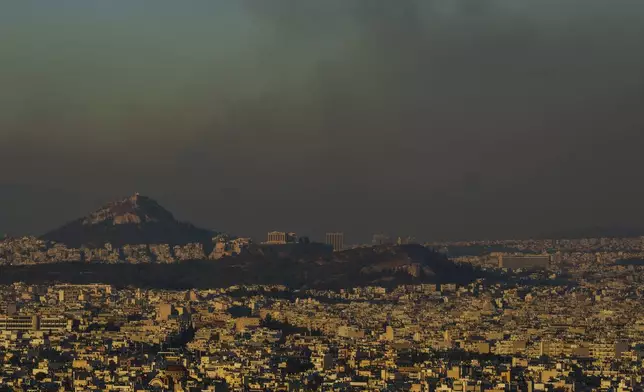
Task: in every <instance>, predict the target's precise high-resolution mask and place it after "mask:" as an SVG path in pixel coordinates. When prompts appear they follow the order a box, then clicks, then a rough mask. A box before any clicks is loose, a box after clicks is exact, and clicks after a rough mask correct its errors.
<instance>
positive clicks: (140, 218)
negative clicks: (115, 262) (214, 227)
mask: <svg viewBox="0 0 644 392" xmlns="http://www.w3.org/2000/svg"><path fill="white" fill-rule="evenodd" d="M212 236H213V232H211V231H210V230H205V229H200V228H197V227H195V226H193V225H192V224H190V223H186V222H179V221H177V220H176V219H175V217H174V216H173V215H172V213H170V212H169V211H168V210H166V209H165V208H163V207H162V206H161V205H159V203H157V202H156V201H155V200H153V199H151V198H149V197H146V196H141V195H139V194H135V195H133V196H131V197H128V198H125V199H122V200H119V201H116V202H112V203H109V204H107V205H105V206H104V207H102V208H100V209H99V210H97V211H95V212H93V213H92V214H90V215H88V216H86V217H83V218H79V219H76V220H74V221H72V222H70V223H67V224H66V225H64V226H62V227H60V228H58V229H55V230H52V231H50V232H48V233H46V234H44V235H43V236H42V237H41V238H42V239H44V240H48V241H55V242H59V243H63V244H65V245H67V246H68V247H74V248H80V247H82V246H85V247H89V248H98V247H102V246H104V245H105V244H106V243H111V244H112V245H113V246H116V247H120V246H123V245H128V244H130V245H131V244H169V245H183V244H186V243H190V242H201V243H210V242H211V238H212Z"/></svg>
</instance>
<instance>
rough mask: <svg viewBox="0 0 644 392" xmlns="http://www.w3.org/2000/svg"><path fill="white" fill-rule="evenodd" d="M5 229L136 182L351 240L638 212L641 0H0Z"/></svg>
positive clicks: (31, 228) (199, 209) (39, 223)
mask: <svg viewBox="0 0 644 392" xmlns="http://www.w3.org/2000/svg"><path fill="white" fill-rule="evenodd" d="M0 36H1V37H2V39H1V40H0V86H2V88H0V165H1V166H2V168H3V172H2V176H1V177H0V233H2V232H7V233H11V234H16V235H17V234H41V233H43V232H45V231H47V230H49V229H51V228H54V227H56V226H58V225H60V224H62V223H64V222H67V221H69V220H71V219H73V218H76V217H78V216H82V215H85V214H87V213H88V212H90V211H92V210H94V209H96V208H97V207H99V206H100V205H102V204H104V203H106V202H108V201H110V200H112V199H116V198H120V197H124V196H127V195H129V194H132V193H134V192H140V193H142V194H145V195H149V196H150V197H153V198H155V199H157V200H158V201H159V202H160V203H161V204H162V205H164V206H165V207H167V208H168V209H169V210H171V211H172V212H174V213H175V215H176V216H177V217H178V218H179V219H182V220H189V221H191V222H193V223H195V224H197V225H199V226H203V227H208V228H212V229H215V230H222V231H227V232H231V233H235V234H248V235H253V236H256V237H260V236H263V235H264V233H265V232H266V231H269V230H274V229H280V230H293V231H296V232H298V233H302V234H309V235H311V236H312V237H316V238H320V239H321V238H323V237H322V235H323V233H324V232H326V231H344V232H345V233H346V241H347V242H349V243H350V242H355V241H364V240H366V239H368V238H369V236H370V235H371V234H372V233H374V232H380V231H383V232H388V233H391V234H392V235H413V236H416V237H418V238H419V239H423V240H429V239H448V238H494V237H504V238H507V237H513V238H518V237H527V236H532V235H539V234H541V233H544V232H553V231H558V230H561V229H572V228H583V227H589V226H638V227H642V226H644V224H642V222H644V203H642V200H643V199H644V183H643V182H642V181H640V172H641V169H642V168H643V167H644V155H642V154H641V152H640V150H641V148H642V146H644V110H642V108H643V107H644V51H642V48H641V45H642V42H644V2H633V1H627V0H614V1H611V2H607V1H603V0H560V1H546V0H540V1H536V0H535V1H529V0H519V1H517V0H496V1H494V0H490V1H482V0H468V1H465V0H453V1H438V0H416V1H412V0H407V1H405V0H403V1H395V2H394V1H390V0H386V1H385V0H364V1H357V0H325V1H313V0H311V1H301V0H300V1H296V0H288V1H278V0H264V1H252V0H242V1H224V0H222V1H208V2H206V1H187V2H186V1H184V2H175V1H161V0H156V1H139V2H129V1H116V0H115V1H110V2H99V1H86V0H85V1H81V0H65V1H62V0H61V1H57V2H55V3H53V2H40V1H31V0H15V1H6V2H3V4H2V5H0Z"/></svg>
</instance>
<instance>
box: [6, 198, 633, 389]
mask: <svg viewBox="0 0 644 392" xmlns="http://www.w3.org/2000/svg"><path fill="white" fill-rule="evenodd" d="M150 205H153V206H155V208H154V211H150V208H149V207H150ZM157 207H158V208H157ZM171 217H172V214H170V213H169V212H167V211H165V210H164V209H162V207H160V206H158V203H156V202H155V201H153V200H152V199H150V198H148V197H145V196H141V195H138V194H136V195H134V196H131V197H128V198H125V199H122V200H120V201H117V202H113V203H110V204H108V205H107V206H106V207H104V208H101V209H100V210H99V211H98V212H97V213H94V214H91V215H89V216H88V217H86V218H83V219H81V220H78V221H81V222H82V225H84V227H85V231H87V232H91V231H92V228H93V227H96V226H101V225H105V224H107V225H109V226H111V227H112V229H113V230H112V232H111V233H110V235H115V233H117V232H118V231H123V232H127V233H129V232H131V226H132V225H135V226H136V227H139V228H142V227H144V229H145V230H152V231H153V230H154V229H153V228H154V226H153V225H165V226H164V227H169V226H168V225H169V224H170V223H168V222H164V221H163V219H173V218H171ZM145 220H147V221H148V226H145V225H143V222H144V221H145ZM174 224H177V225H182V226H181V227H184V228H185V227H187V226H185V224H183V223H180V222H174ZM61 230H62V229H61ZM62 231H64V230H62ZM58 232H60V230H58V231H54V232H52V233H49V234H46V235H45V236H43V237H42V238H36V237H23V238H6V239H5V240H4V241H2V242H0V266H1V267H0V268H2V270H0V272H2V273H3V274H4V275H5V276H7V274H9V271H10V269H11V268H20V269H25V268H27V269H29V268H38V267H39V266H43V265H44V266H50V267H51V266H64V265H75V266H91V265H106V266H108V267H109V266H112V267H111V268H116V267H117V266H119V265H139V266H142V265H147V266H151V267H152V268H155V267H154V266H158V267H159V268H160V267H162V266H163V265H169V264H170V265H191V263H198V262H199V260H204V261H205V262H207V263H210V264H222V263H230V262H233V263H235V262H236V260H241V259H243V258H244V256H245V255H247V254H248V253H251V252H256V251H257V250H256V249H263V251H264V253H262V255H263V256H262V258H260V259H255V260H254V261H253V262H252V263H256V264H253V265H260V264H263V263H269V262H270V261H269V260H268V258H269V256H268V255H269V253H268V252H267V250H268V249H273V250H275V249H277V254H278V255H280V256H278V257H279V258H283V259H288V260H289V261H287V263H291V264H286V265H287V267H286V268H289V267H288V266H289V265H290V266H292V268H295V265H296V264H297V261H294V260H290V259H291V258H292V257H293V255H294V254H299V255H301V254H305V253H307V252H315V259H313V260H316V261H308V260H307V261H306V262H305V263H319V262H320V260H321V259H328V260H331V261H330V262H332V263H341V264H347V263H352V262H353V261H352V259H347V258H345V259H343V255H344V254H347V252H349V253H350V252H355V251H364V250H369V251H374V252H378V253H385V254H393V255H395V256H394V258H401V257H404V258H410V257H414V258H418V256H408V255H416V253H414V252H412V250H414V249H417V248H422V249H430V250H431V251H432V252H435V254H439V255H442V256H444V257H445V258H446V260H449V261H448V262H449V263H451V264H454V265H461V266H467V267H468V268H470V269H468V270H467V271H470V273H471V275H469V276H466V277H465V281H463V280H462V279H457V277H456V276H451V278H452V279H450V276H448V277H447V278H446V279H445V278H441V279H439V275H436V274H435V272H434V271H432V270H428V265H430V264H429V263H430V262H429V261H426V260H421V259H417V260H412V261H413V262H412V263H411V264H409V265H408V267H409V268H408V269H405V270H404V271H405V272H404V273H403V275H407V274H408V275H409V276H408V277H409V279H411V280H406V281H404V282H405V283H402V284H401V283H400V282H402V281H401V280H400V279H401V277H400V275H399V274H400V271H401V269H400V265H399V264H391V259H387V263H389V264H385V265H387V266H388V267H381V268H382V270H380V271H379V272H380V273H381V275H378V276H384V278H381V280H380V282H381V284H370V285H364V286H363V285H358V284H356V285H347V286H345V287H340V288H330V287H329V288H324V287H323V285H322V286H320V287H307V286H308V284H304V285H302V286H299V287H294V286H288V285H286V284H235V285H230V286H225V287H223V286H221V287H217V286H213V287H209V288H198V289H197V288H193V289H169V288H168V289H166V288H159V287H146V285H145V284H137V283H135V284H128V285H125V284H119V283H111V284H106V283H102V282H101V280H102V279H104V277H101V276H98V277H94V278H93V279H94V280H95V281H94V282H91V283H85V284H74V283H69V282H66V281H65V279H67V278H70V276H61V275H60V273H58V274H56V273H54V272H52V271H49V273H50V274H53V275H46V276H44V277H43V278H42V280H41V281H38V282H36V283H34V282H23V281H13V282H7V281H3V282H2V283H3V285H2V286H0V347H2V348H3V351H2V355H1V356H0V366H1V369H2V371H1V372H0V385H2V388H4V390H11V391H14V390H20V391H32V390H33V391H41V390H51V391H67V390H70V391H71V390H74V391H90V390H96V391H99V390H100V391H132V392H135V391H305V390H325V391H385V390H387V391H389V390H390V391H445V392H447V391H464V392H465V391H481V392H483V391H619V392H626V391H639V390H642V388H641V385H642V384H643V377H644V371H643V370H642V364H643V361H644V317H643V316H642V314H643V311H644V308H643V304H644V302H643V301H642V299H643V298H642V296H643V295H644V291H643V290H642V288H641V285H642V283H643V282H644V236H641V237H634V238H609V237H604V238H580V239H533V240H498V241H467V242H462V241H461V242H435V243H424V244H418V243H417V242H416V241H415V240H414V239H413V238H411V237H402V236H399V237H390V236H388V235H386V234H382V233H377V234H374V235H373V240H372V243H369V244H361V245H355V246H353V247H352V248H353V249H349V248H348V247H347V246H346V245H345V238H344V235H343V233H342V232H329V233H328V234H327V235H326V236H325V243H320V244H316V243H314V242H312V241H311V240H310V239H309V238H307V237H298V236H297V234H296V233H293V232H278V231H272V232H269V233H267V235H266V238H265V239H261V240H258V241H257V242H256V241H254V240H253V239H251V238H249V237H236V236H232V235H227V234H224V233H214V234H213V236H212V238H211V240H210V243H209V244H204V243H199V242H194V243H186V244H182V245H173V244H128V245H123V246H121V247H117V246H112V244H110V243H105V244H104V245H103V246H101V247H100V248H96V247H80V248H73V247H67V246H66V245H65V244H62V243H57V242H55V241H52V240H49V239H47V237H49V236H55V235H57V234H56V233H58ZM112 238H117V237H112ZM394 238H395V239H394ZM119 241H120V240H119ZM72 242H73V241H72ZM319 247H321V249H323V256H320V254H319V253H317V252H319V249H318V248H319ZM294 248H297V249H299V250H298V252H294V251H293V249H294ZM403 250H404V251H405V252H407V253H401V252H402V251H403ZM282 252H283V253H282ZM430 254H434V253H430ZM300 257H302V256H300ZM370 260H375V259H373V258H372V259H370ZM405 262H408V261H407V260H406V261H405ZM373 263H375V261H373ZM375 265H376V264H373V265H372V266H375ZM380 265H381V264H378V266H380ZM433 268H434V269H436V268H442V267H436V266H434V267H433ZM29 271H30V270H27V274H31V276H32V278H33V275H35V274H36V272H35V270H31V271H32V272H29ZM462 271H466V270H465V269H463V270H462ZM83 273H89V272H87V271H85V272H83V271H80V270H79V271H76V272H73V274H83ZM361 273H362V274H368V273H369V272H368V271H365V270H364V269H363V270H361ZM71 278H73V276H72V277H71ZM5 279H6V278H5ZM9 279H12V278H11V277H10V278H9ZM174 279H177V280H180V279H182V277H181V276H180V273H179V274H178V275H176V276H174ZM439 280H440V281H439ZM455 282H459V283H455Z"/></svg>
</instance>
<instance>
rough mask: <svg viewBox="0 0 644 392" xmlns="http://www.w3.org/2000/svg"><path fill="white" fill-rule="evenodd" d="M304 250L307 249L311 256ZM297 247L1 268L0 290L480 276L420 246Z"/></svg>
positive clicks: (321, 284) (386, 282) (383, 282)
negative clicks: (172, 259) (17, 285)
mask: <svg viewBox="0 0 644 392" xmlns="http://www.w3.org/2000/svg"><path fill="white" fill-rule="evenodd" d="M308 246H312V248H311V249H310V251H309V250H308V249H307V247H308ZM308 246H307V245H302V246H300V247H298V249H297V251H294V252H286V253H284V254H277V253H274V252H273V250H270V251H268V252H267V251H266V249H264V250H258V251H254V252H248V253H245V254H243V255H241V256H238V257H228V258H224V259H221V260H217V261H213V260H194V261H186V262H179V263H172V264H155V263H145V264H104V263H51V264H40V265H32V266H5V267H0V284H9V283H13V282H19V281H22V282H25V283H28V284H43V283H54V282H58V283H74V284H85V283H106V284H112V285H115V286H136V287H148V288H164V289H188V288H200V289H206V288H214V287H229V286H233V285H251V284H284V285H287V286H289V287H291V288H303V287H315V288H348V287H356V286H371V285H374V286H375V285H377V286H385V287H388V286H395V285H399V284H413V283H425V282H427V283H469V282H471V281H473V280H475V279H476V278H478V277H481V276H482V272H481V271H479V270H476V269H475V268H473V267H472V266H471V265H464V264H455V263H453V262H451V261H450V260H448V259H447V258H446V257H445V256H443V255H441V254H439V253H435V252H433V251H431V250H429V249H427V248H425V247H423V246H420V245H404V246H379V247H373V248H361V249H354V250H349V251H345V252H339V253H333V254H331V253H327V252H323V251H321V249H320V248H319V247H317V246H314V245H313V244H311V245H308Z"/></svg>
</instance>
